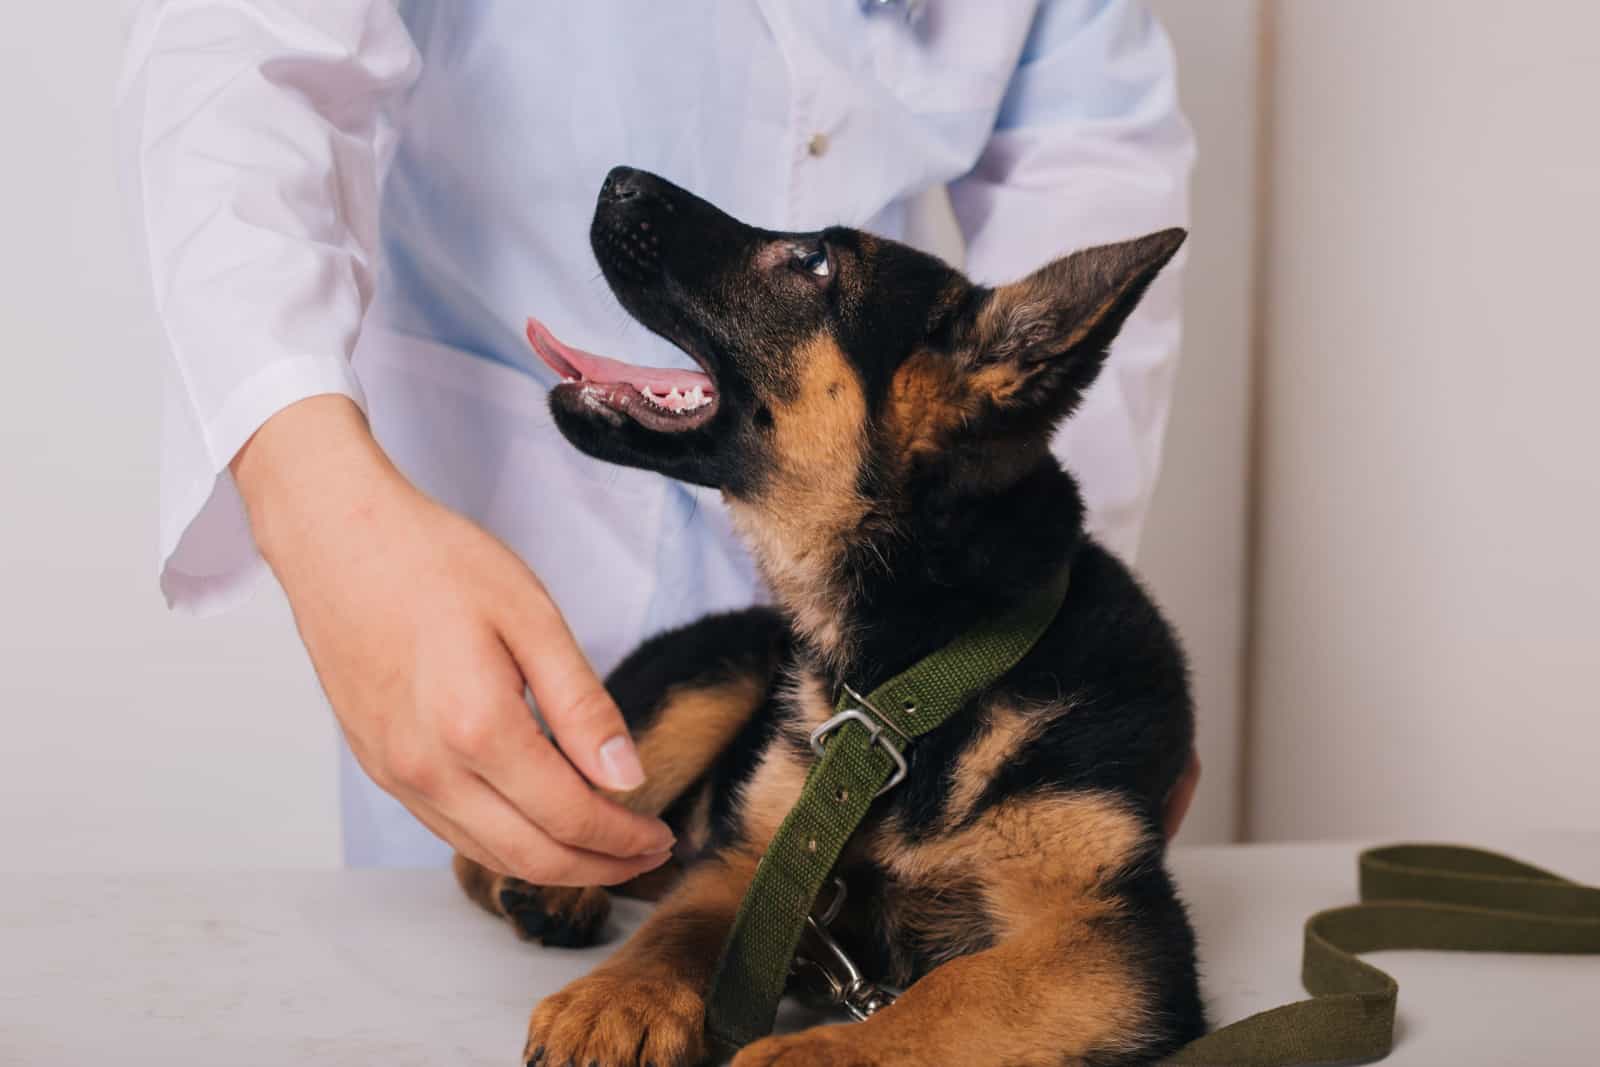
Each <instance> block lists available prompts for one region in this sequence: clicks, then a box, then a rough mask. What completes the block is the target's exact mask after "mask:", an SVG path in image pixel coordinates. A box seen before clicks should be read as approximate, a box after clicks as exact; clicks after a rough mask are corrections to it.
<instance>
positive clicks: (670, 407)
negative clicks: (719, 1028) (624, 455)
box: [528, 318, 717, 433]
mask: <svg viewBox="0 0 1600 1067" xmlns="http://www.w3.org/2000/svg"><path fill="white" fill-rule="evenodd" d="M528 343H529V344H531V345H532V346H533V350H534V351H535V352H537V353H538V354H539V358H540V359H542V360H544V361H545V363H546V365H548V366H549V367H550V369H551V370H553V371H555V372H556V373H557V374H559V375H561V384H559V385H557V386H556V387H555V389H554V390H553V394H554V395H555V397H556V398H557V399H558V400H560V401H562V402H564V403H567V404H568V405H569V406H574V407H580V408H585V409H588V410H590V411H593V412H595V413H596V414H601V415H608V416H609V418H610V419H611V421H613V422H616V421H619V420H618V419H617V416H626V417H627V418H630V419H632V420H633V421H634V422H637V423H638V424H639V425H641V426H644V427H646V428H647V429H651V430H658V431H660V432H663V433H677V432H680V431H683V430H692V429H695V428H696V427H699V426H704V425H705V424H706V423H707V422H709V421H710V420H711V417H712V416H713V415H715V414H716V413H717V390H716V383H715V382H714V381H713V380H712V379H711V376H710V375H709V374H705V373H703V372H701V371H693V370H672V369H668V368H665V367H636V366H634V365H633V364H631V363H623V362H622V361H621V360H616V359H607V358H606V357H605V356H597V355H595V354H594V353H593V352H585V351H584V350H583V349H581V348H573V347H572V346H571V345H567V344H563V343H562V342H561V341H560V340H558V339H557V338H556V335H555V334H553V333H551V332H550V330H549V328H548V327H547V326H545V324H544V323H542V322H540V321H539V320H538V319H533V318H530V319H529V320H528Z"/></svg>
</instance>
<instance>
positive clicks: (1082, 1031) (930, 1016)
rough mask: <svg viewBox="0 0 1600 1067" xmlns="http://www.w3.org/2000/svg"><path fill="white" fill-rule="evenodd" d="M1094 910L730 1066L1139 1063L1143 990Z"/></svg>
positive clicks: (768, 1044)
mask: <svg viewBox="0 0 1600 1067" xmlns="http://www.w3.org/2000/svg"><path fill="white" fill-rule="evenodd" d="M1098 911H1099V909H1096V908H1085V909H1082V910H1080V911H1079V912H1078V914H1076V915H1073V916H1070V917H1058V921H1059V922H1064V923H1065V925H1055V924H1050V923H1044V922H1041V923H1038V924H1036V925H1031V926H1030V928H1029V929H1028V930H1026V931H1018V932H1017V933H1015V934H1012V935H1011V936H1009V937H1008V938H1007V939H1006V940H1004V941H1002V942H1001V943H1000V944H998V945H996V946H994V947H993V948H990V949H986V950H984V951H981V952H976V953H973V954H972V955H970V956H962V957H959V958H957V959H954V960H951V961H950V962H948V963H945V964H943V965H942V966H940V967H937V968H935V969H934V970H933V971H931V972H929V973H928V974H927V975H926V976H925V977H923V978H922V979H921V980H920V981H918V982H916V983H915V984H913V985H912V986H911V988H910V989H908V990H906V991H905V993H904V994H902V995H901V997H900V999H899V1000H897V1001H896V1002H895V1003H894V1004H891V1005H890V1006H889V1007H887V1008H884V1009H883V1010H882V1011H880V1012H878V1013H877V1014H876V1015H874V1016H873V1017H872V1018H870V1019H868V1020H867V1021H865V1022H862V1023H857V1024H854V1025H844V1026H818V1027H814V1028H812V1029H810V1030H805V1031H802V1032H801V1033H798V1034H790V1035H786V1036H783V1037H769V1038H765V1039H763V1040H761V1041H758V1042H756V1043H755V1044H753V1045H751V1046H749V1047H748V1048H746V1049H745V1050H744V1051H743V1052H741V1053H740V1054H739V1055H738V1057H736V1058H735V1059H734V1061H733V1067H775V1065H780V1064H781V1065H782V1067H921V1065H924V1064H937V1063H950V1064H963V1065H965V1067H1062V1065H1063V1064H1078V1063H1083V1062H1088V1061H1089V1060H1090V1059H1091V1057H1092V1058H1093V1062H1095V1063H1103V1062H1120V1061H1121V1060H1123V1059H1124V1058H1129V1059H1132V1060H1134V1061H1138V1062H1142V1061H1143V1056H1142V1055H1141V1054H1142V1053H1143V1051H1144V1050H1145V1049H1146V1048H1148V1015H1147V1005H1148V1003H1149V994H1148V990H1147V989H1146V988H1145V983H1144V982H1143V981H1142V980H1141V978H1140V977H1139V976H1138V974H1137V971H1136V970H1135V968H1133V967H1132V966H1130V964H1129V961H1127V960H1126V959H1125V957H1124V955H1123V953H1122V951H1121V950H1120V949H1119V946H1118V945H1117V944H1116V943H1115V942H1114V940H1113V938H1112V936H1111V935H1110V934H1109V933H1108V932H1106V928H1107V926H1114V925H1115V924H1114V923H1111V924H1108V923H1104V922H1096V921H1095V914H1096V913H1097V912H1098ZM1104 917H1105V918H1110V917H1111V913H1110V912H1109V911H1107V912H1106V914H1105V915H1104ZM1053 925H1054V928H1052V926H1053Z"/></svg>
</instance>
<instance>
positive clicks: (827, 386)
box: [729, 333, 869, 655]
mask: <svg viewBox="0 0 1600 1067" xmlns="http://www.w3.org/2000/svg"><path fill="white" fill-rule="evenodd" d="M794 362H795V366H796V367H797V368H798V373H799V382H798V388H797V389H796V390H795V392H794V395H793V397H792V398H791V399H789V400H788V401H784V402H774V404H773V427H772V433H773V435H774V440H773V448H772V454H773V455H774V456H775V457H776V465H775V467H774V468H773V472H772V477H771V480H770V482H768V483H767V484H766V485H765V486H764V487H763V490H762V492H761V494H760V496H759V498H758V499H756V500H754V501H740V500H736V499H732V498H730V500H729V505H730V512H731V514H732V515H733V518H734V521H735V523H736V525H737V526H738V528H739V532H740V533H741V535H742V536H743V537H744V539H745V542H746V543H747V544H749V545H750V546H751V547H752V549H753V550H754V552H755V556H756V560H757V561H758V563H759V564H760V566H761V571H762V575H763V576H764V577H765V578H766V580H767V584H768V585H770V586H771V587H772V590H773V592H774V593H776V594H777V597H778V599H779V600H780V601H781V602H782V603H783V604H784V605H785V606H786V607H787V608H788V609H789V610H790V612H791V613H792V614H793V619H794V625H795V629H796V630H797V631H798V632H799V633H800V635H801V636H803V637H805V638H807V639H809V640H810V641H811V642H812V644H813V645H814V646H815V647H816V648H817V649H818V650H819V651H820V652H822V653H823V654H824V655H837V654H838V653H839V652H840V651H841V650H842V648H843V647H844V644H845V642H846V641H847V640H848V639H849V635H848V634H846V633H844V632H843V631H842V630H841V629H840V627H839V622H838V620H839V618H840V616H841V614H842V613H841V612H840V611H839V606H840V603H841V602H842V601H843V600H844V599H846V598H847V597H848V596H849V590H848V589H847V588H844V587H843V586H842V585H841V579H840V577H839V563H840V555H839V553H840V551H841V548H842V546H844V545H845V544H847V543H848V542H849V541H850V540H852V535H853V532H854V531H855V530H857V529H859V528H860V526H861V524H862V522H863V521H864V520H865V519H866V517H867V514H868V510H869V506H868V502H867V501H866V500H865V499H863V498H862V496H861V494H860V493H859V492H858V490H857V488H856V478H857V476H858V475H859V473H860V470H861V464H862V461H863V457H864V455H865V449H866V410H867V409H866V398H865V397H864V396H863V395H862V392H861V386H860V384H859V382H858V381H857V379H856V376H855V372H854V371H852V370H851V368H850V366H849V363H848V362H847V361H846V359H845V356H844V353H842V352H841V351H840V350H839V347H838V344H837V343H836V342H835V341H834V339H833V338H832V337H831V336H830V335H828V334H826V333H823V334H818V335H817V336H816V337H815V338H814V339H813V340H811V341H809V342H808V343H806V344H805V345H803V346H802V347H801V348H800V350H799V351H797V352H796V353H794Z"/></svg>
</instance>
